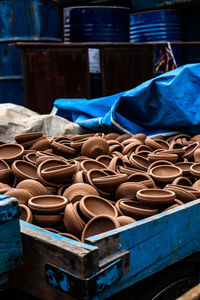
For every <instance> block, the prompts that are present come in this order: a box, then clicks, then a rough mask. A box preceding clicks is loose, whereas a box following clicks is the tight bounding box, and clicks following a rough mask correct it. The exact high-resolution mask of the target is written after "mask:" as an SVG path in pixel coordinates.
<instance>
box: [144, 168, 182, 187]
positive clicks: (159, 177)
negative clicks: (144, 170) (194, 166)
mask: <svg viewBox="0 0 200 300" xmlns="http://www.w3.org/2000/svg"><path fill="white" fill-rule="evenodd" d="M182 174H183V171H182V170H181V169H180V168H179V167H177V166H174V165H160V166H156V167H153V168H152V169H151V170H150V171H149V175H150V176H151V177H152V178H153V179H154V180H155V181H156V182H158V183H161V184H166V183H170V182H172V181H173V180H174V179H175V178H177V177H180V176H182Z"/></svg>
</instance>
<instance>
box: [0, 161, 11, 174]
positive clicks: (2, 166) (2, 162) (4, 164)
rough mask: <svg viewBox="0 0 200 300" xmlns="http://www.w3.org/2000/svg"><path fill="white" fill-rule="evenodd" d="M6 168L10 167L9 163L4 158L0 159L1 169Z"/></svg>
mask: <svg viewBox="0 0 200 300" xmlns="http://www.w3.org/2000/svg"><path fill="white" fill-rule="evenodd" d="M6 169H10V167H9V165H8V164H7V163H6V162H5V161H4V160H3V159H0V171H1V170H6Z"/></svg>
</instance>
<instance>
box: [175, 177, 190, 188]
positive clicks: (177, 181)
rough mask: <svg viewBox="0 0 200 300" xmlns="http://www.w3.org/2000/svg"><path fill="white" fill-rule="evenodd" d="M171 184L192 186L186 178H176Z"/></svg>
mask: <svg viewBox="0 0 200 300" xmlns="http://www.w3.org/2000/svg"><path fill="white" fill-rule="evenodd" d="M172 184H178V185H187V186H192V182H191V180H190V179H189V178H187V177H182V176H181V177H177V178H176V179H174V181H173V182H172Z"/></svg>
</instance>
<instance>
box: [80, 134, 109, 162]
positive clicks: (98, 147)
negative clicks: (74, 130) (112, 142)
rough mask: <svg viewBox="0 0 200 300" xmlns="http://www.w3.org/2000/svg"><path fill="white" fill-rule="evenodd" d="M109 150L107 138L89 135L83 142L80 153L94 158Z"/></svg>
mask: <svg viewBox="0 0 200 300" xmlns="http://www.w3.org/2000/svg"><path fill="white" fill-rule="evenodd" d="M108 152H109V146H108V143H107V140H106V139H104V138H101V137H91V138H89V139H88V140H87V141H86V142H84V144H83V146H82V148H81V154H82V155H86V156H88V157H91V158H96V157H97V156H100V155H103V154H104V155H106V154H108Z"/></svg>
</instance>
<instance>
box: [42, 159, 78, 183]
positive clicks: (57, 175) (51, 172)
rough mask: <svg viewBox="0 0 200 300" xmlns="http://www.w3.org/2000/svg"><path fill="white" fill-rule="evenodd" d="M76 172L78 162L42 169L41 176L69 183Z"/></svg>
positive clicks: (51, 180) (45, 178)
mask: <svg viewBox="0 0 200 300" xmlns="http://www.w3.org/2000/svg"><path fill="white" fill-rule="evenodd" d="M75 172H76V164H75V163H71V164H68V165H67V164H66V165H61V166H53V167H47V168H42V169H41V173H40V174H41V176H42V178H43V179H44V180H46V181H48V182H55V183H58V184H59V183H60V184H61V183H67V182H70V181H71V180H72V179H73V176H74V174H75Z"/></svg>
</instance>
